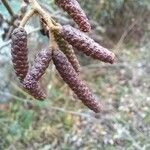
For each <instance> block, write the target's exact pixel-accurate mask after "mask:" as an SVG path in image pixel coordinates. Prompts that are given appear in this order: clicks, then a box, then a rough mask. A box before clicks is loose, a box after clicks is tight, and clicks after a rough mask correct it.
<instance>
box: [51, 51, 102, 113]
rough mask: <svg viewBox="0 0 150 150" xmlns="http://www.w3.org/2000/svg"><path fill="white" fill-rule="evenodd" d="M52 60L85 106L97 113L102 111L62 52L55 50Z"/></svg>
mask: <svg viewBox="0 0 150 150" xmlns="http://www.w3.org/2000/svg"><path fill="white" fill-rule="evenodd" d="M52 59H53V62H54V64H55V66H56V69H57V70H58V72H59V74H60V75H61V77H62V79H63V80H64V81H65V82H66V83H67V84H68V85H69V87H70V88H71V89H72V90H73V91H74V93H75V94H76V95H77V96H78V98H79V99H80V100H81V101H82V102H83V104H84V105H86V106H87V107H89V108H90V109H91V110H93V111H94V112H96V113H98V112H100V111H101V109H102V106H101V104H99V103H98V101H96V99H95V97H94V96H93V93H92V92H91V90H90V89H89V88H88V86H87V85H86V84H85V83H84V82H83V81H82V80H81V79H80V78H79V76H78V74H77V73H76V72H75V70H74V69H73V67H72V65H71V63H70V62H69V61H68V59H67V58H66V56H65V55H64V54H63V53H62V52H61V51H60V50H54V51H53V54H52Z"/></svg>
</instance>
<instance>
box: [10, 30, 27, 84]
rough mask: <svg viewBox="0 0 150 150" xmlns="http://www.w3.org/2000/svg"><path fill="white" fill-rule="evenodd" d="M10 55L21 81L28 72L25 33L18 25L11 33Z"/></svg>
mask: <svg viewBox="0 0 150 150" xmlns="http://www.w3.org/2000/svg"><path fill="white" fill-rule="evenodd" d="M11 39H12V42H11V55H12V62H13V67H14V70H15V73H16V75H17V77H18V78H19V79H20V81H22V80H23V79H24V78H25V76H26V74H27V72H28V49H27V33H26V31H25V30H24V29H23V28H21V27H18V28H16V29H14V31H13V32H12V35H11Z"/></svg>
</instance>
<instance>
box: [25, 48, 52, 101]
mask: <svg viewBox="0 0 150 150" xmlns="http://www.w3.org/2000/svg"><path fill="white" fill-rule="evenodd" d="M51 59H52V52H51V50H49V49H42V50H41V51H40V52H39V53H38V54H37V55H36V57H35V59H34V62H33V64H32V66H31V68H30V69H29V71H28V73H27V75H26V77H25V79H24V81H23V87H24V88H25V89H26V90H27V91H28V93H29V94H30V95H32V96H33V97H34V98H36V99H40V100H43V99H45V97H46V94H45V93H44V91H43V89H42V88H41V87H40V85H39V82H38V81H39V79H40V78H41V76H42V75H43V74H44V73H45V71H46V69H47V67H48V66H49V63H50V61H51Z"/></svg>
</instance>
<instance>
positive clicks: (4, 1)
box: [1, 0, 15, 17]
mask: <svg viewBox="0 0 150 150" xmlns="http://www.w3.org/2000/svg"><path fill="white" fill-rule="evenodd" d="M1 1H2V3H3V5H4V6H5V7H6V9H7V11H8V12H9V14H10V15H11V16H12V17H13V16H14V15H15V14H14V12H13V10H12V9H11V7H10V5H9V3H8V2H7V1H6V0H1Z"/></svg>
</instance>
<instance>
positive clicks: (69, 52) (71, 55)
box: [54, 32, 80, 73]
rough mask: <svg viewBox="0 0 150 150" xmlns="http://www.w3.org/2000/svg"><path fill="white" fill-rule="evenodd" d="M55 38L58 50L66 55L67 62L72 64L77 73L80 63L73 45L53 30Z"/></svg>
mask: <svg viewBox="0 0 150 150" xmlns="http://www.w3.org/2000/svg"><path fill="white" fill-rule="evenodd" d="M54 36H55V39H56V41H57V44H58V46H59V48H60V50H61V51H62V52H63V53H64V54H65V55H66V56H67V58H68V60H69V62H70V63H71V64H72V66H73V68H74V70H75V71H76V72H77V73H79V72H80V64H79V61H78V59H77V57H76V55H75V52H74V50H73V47H72V46H71V45H69V43H68V42H67V41H65V40H64V39H63V38H62V37H61V36H60V35H59V34H58V33H57V32H54Z"/></svg>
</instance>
